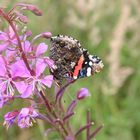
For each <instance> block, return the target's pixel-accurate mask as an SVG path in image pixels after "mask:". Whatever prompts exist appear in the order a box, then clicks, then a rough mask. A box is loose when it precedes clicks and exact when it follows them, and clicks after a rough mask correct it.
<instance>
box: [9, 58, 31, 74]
mask: <svg viewBox="0 0 140 140" xmlns="http://www.w3.org/2000/svg"><path fill="white" fill-rule="evenodd" d="M11 74H12V77H15V76H20V77H29V76H30V73H29V71H28V70H27V68H26V66H25V64H24V62H23V60H18V61H16V62H15V63H14V64H13V65H11Z"/></svg>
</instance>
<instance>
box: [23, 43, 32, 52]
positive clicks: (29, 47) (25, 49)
mask: <svg viewBox="0 0 140 140" xmlns="http://www.w3.org/2000/svg"><path fill="white" fill-rule="evenodd" d="M30 45H31V43H30V42H29V41H27V40H26V41H24V42H23V43H22V48H23V50H24V52H26V53H28V52H31V46H30Z"/></svg>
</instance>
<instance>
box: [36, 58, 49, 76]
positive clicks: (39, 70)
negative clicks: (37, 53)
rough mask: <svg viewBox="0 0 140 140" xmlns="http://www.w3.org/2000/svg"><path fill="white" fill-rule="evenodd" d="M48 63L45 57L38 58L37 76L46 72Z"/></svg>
mask: <svg viewBox="0 0 140 140" xmlns="http://www.w3.org/2000/svg"><path fill="white" fill-rule="evenodd" d="M46 66H47V64H46V63H45V62H44V60H43V59H39V58H38V59H37V62H36V76H37V77H38V76H40V75H41V73H43V72H44V70H45V68H46Z"/></svg>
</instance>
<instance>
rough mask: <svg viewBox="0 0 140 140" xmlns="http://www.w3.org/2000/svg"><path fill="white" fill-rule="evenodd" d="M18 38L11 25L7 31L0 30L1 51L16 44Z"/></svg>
mask: <svg viewBox="0 0 140 140" xmlns="http://www.w3.org/2000/svg"><path fill="white" fill-rule="evenodd" d="M16 45H17V39H16V37H15V33H14V31H13V30H12V28H11V27H10V26H9V29H8V30H7V31H5V32H2V31H0V53H1V52H2V51H5V50H6V49H7V47H10V46H16Z"/></svg>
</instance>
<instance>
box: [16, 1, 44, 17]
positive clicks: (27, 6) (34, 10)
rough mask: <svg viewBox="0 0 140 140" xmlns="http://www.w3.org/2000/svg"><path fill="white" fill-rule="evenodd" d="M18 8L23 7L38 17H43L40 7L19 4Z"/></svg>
mask: <svg viewBox="0 0 140 140" xmlns="http://www.w3.org/2000/svg"><path fill="white" fill-rule="evenodd" d="M17 6H21V7H23V9H27V10H29V11H31V12H32V13H34V14H35V15H37V16H42V12H41V10H39V9H38V7H36V6H34V5H31V4H23V3H19V4H17Z"/></svg>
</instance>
